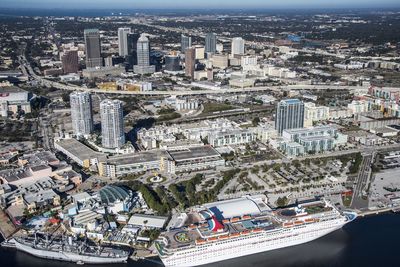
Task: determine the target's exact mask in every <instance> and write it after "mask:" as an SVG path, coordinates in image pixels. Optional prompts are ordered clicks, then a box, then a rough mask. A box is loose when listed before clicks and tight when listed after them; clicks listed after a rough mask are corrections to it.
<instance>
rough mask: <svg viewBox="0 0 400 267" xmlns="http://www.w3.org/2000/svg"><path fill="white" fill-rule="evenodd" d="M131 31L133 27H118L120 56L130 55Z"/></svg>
mask: <svg viewBox="0 0 400 267" xmlns="http://www.w3.org/2000/svg"><path fill="white" fill-rule="evenodd" d="M130 33H131V28H119V29H118V52H119V56H120V57H126V56H127V55H128V34H130Z"/></svg>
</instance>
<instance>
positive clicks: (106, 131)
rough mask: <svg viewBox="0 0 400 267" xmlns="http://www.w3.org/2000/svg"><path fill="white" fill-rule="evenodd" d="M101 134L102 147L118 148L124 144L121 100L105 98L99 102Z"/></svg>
mask: <svg viewBox="0 0 400 267" xmlns="http://www.w3.org/2000/svg"><path fill="white" fill-rule="evenodd" d="M100 117H101V135H102V146H103V147H104V148H120V147H122V146H123V145H124V144H125V133H124V117H123V109H122V102H121V101H119V100H109V99H105V100H103V101H102V102H101V103H100Z"/></svg>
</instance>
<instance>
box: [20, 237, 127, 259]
mask: <svg viewBox="0 0 400 267" xmlns="http://www.w3.org/2000/svg"><path fill="white" fill-rule="evenodd" d="M15 247H16V248H17V249H18V250H20V251H23V252H26V253H28V254H31V255H33V256H35V257H38V258H44V259H51V260H59V261H68V262H75V263H78V262H79V263H85V264H109V263H123V262H126V261H127V260H128V257H121V258H117V257H116V258H114V257H95V256H87V255H79V254H74V253H68V252H63V251H59V252H57V251H51V250H41V249H35V248H33V247H31V246H28V245H25V244H22V243H20V242H15Z"/></svg>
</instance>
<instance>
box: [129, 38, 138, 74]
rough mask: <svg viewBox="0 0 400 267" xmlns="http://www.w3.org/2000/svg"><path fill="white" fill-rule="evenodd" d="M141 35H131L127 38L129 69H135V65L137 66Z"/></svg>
mask: <svg viewBox="0 0 400 267" xmlns="http://www.w3.org/2000/svg"><path fill="white" fill-rule="evenodd" d="M139 37H140V34H138V33H129V34H128V36H127V39H128V56H127V57H126V59H127V64H128V69H133V66H134V65H137V42H138V40H139Z"/></svg>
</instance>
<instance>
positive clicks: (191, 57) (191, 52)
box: [185, 47, 196, 80]
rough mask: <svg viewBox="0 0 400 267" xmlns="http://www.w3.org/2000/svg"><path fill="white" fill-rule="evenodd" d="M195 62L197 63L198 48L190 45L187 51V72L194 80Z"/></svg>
mask: <svg viewBox="0 0 400 267" xmlns="http://www.w3.org/2000/svg"><path fill="white" fill-rule="evenodd" d="M195 63H196V49H195V48H193V47H190V48H188V49H186V53H185V74H186V76H188V77H190V78H191V79H192V80H193V79H194V68H195Z"/></svg>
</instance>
